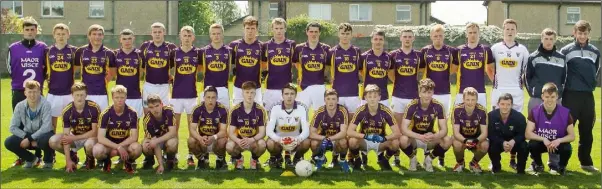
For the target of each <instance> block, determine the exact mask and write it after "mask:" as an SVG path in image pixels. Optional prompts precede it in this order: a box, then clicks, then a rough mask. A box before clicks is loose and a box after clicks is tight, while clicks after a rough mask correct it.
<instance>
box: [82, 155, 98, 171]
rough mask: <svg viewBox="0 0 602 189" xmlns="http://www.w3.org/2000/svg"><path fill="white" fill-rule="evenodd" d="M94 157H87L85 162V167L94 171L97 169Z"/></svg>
mask: <svg viewBox="0 0 602 189" xmlns="http://www.w3.org/2000/svg"><path fill="white" fill-rule="evenodd" d="M95 163H96V162H94V157H88V156H86V161H85V162H84V167H85V168H86V169H88V170H91V169H94V168H96V167H95Z"/></svg>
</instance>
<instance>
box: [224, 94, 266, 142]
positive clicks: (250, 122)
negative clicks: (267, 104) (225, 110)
mask: <svg viewBox="0 0 602 189" xmlns="http://www.w3.org/2000/svg"><path fill="white" fill-rule="evenodd" d="M227 121H228V127H229V126H234V127H236V130H235V131H234V132H235V133H236V135H237V136H238V138H242V137H253V136H255V135H257V132H259V127H265V125H266V123H267V121H268V114H267V112H266V111H265V109H264V108H263V107H262V106H261V105H258V104H257V103H255V102H253V108H252V109H251V112H249V113H247V112H245V107H244V102H241V103H239V104H237V105H236V106H234V107H233V108H232V109H231V110H230V113H229V114H228V120H227Z"/></svg>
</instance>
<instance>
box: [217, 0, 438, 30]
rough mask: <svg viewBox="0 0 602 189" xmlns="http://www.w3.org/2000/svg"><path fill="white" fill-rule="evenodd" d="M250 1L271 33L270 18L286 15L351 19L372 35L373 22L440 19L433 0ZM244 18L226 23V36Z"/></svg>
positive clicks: (417, 22) (412, 22)
mask: <svg viewBox="0 0 602 189" xmlns="http://www.w3.org/2000/svg"><path fill="white" fill-rule="evenodd" d="M279 2H281V1H276V0H269V1H268V0H258V1H249V4H248V5H249V10H248V12H249V14H250V15H253V16H255V17H257V19H258V20H259V23H260V26H259V30H260V32H261V33H264V34H265V33H268V29H269V23H270V20H271V19H273V18H276V17H278V15H279V12H281V11H280V10H285V11H284V13H283V15H286V17H287V18H292V17H295V16H298V15H301V14H305V15H308V16H309V17H310V18H315V19H320V20H329V21H332V22H334V23H343V22H349V23H351V24H352V25H354V33H355V34H360V35H364V36H366V35H369V34H370V33H371V32H372V30H373V28H374V25H389V24H391V25H398V26H399V25H428V24H431V23H441V21H440V20H438V19H436V18H433V17H431V3H433V2H435V1H433V0H370V1H366V0H364V1H359V0H341V1H314V0H311V1H282V2H284V3H282V4H279ZM239 28H242V19H239V20H237V21H235V22H234V23H232V24H230V25H228V26H227V27H226V31H225V35H226V36H236V35H241V34H242V31H241V29H239Z"/></svg>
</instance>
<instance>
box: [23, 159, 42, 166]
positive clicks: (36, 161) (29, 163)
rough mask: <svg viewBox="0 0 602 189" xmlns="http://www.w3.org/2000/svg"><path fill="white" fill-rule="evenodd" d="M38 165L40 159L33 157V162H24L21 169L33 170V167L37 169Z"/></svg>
mask: <svg viewBox="0 0 602 189" xmlns="http://www.w3.org/2000/svg"><path fill="white" fill-rule="evenodd" d="M39 164H40V158H38V157H34V159H33V161H25V165H23V168H27V169H28V168H33V167H37V166H38V165H39Z"/></svg>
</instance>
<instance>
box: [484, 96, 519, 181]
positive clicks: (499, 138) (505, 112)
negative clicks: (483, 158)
mask: <svg viewBox="0 0 602 189" xmlns="http://www.w3.org/2000/svg"><path fill="white" fill-rule="evenodd" d="M512 102H513V99H512V95H510V94H508V93H505V94H502V95H501V96H500V97H499V99H498V102H497V105H498V107H499V108H498V109H495V110H493V111H491V112H489V114H488V115H487V119H488V121H487V122H488V125H487V126H488V133H489V135H488V136H487V138H488V139H489V144H490V145H489V151H488V153H489V159H491V163H492V168H491V172H492V173H496V172H499V171H500V170H502V168H501V164H500V160H501V159H502V157H501V153H502V152H516V153H517V156H518V163H517V169H516V171H517V173H519V174H524V173H525V164H526V163H527V157H528V156H529V149H528V146H527V142H526V141H525V128H526V125H527V121H526V119H525V116H523V114H521V113H520V112H518V111H516V110H514V109H512Z"/></svg>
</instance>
